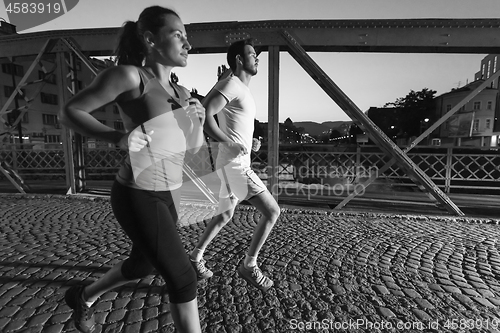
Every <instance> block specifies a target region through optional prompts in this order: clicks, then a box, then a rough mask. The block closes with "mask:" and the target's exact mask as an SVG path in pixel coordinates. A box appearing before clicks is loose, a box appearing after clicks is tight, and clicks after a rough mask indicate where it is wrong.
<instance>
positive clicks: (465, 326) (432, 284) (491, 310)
mask: <svg viewBox="0 0 500 333" xmlns="http://www.w3.org/2000/svg"><path fill="white" fill-rule="evenodd" d="M213 212H214V208H213V207H211V206H203V205H199V204H198V205H196V204H184V205H182V208H181V211H180V218H181V220H180V223H179V232H180V234H181V236H182V239H183V241H184V243H185V246H186V250H187V251H190V250H191V249H192V247H193V246H194V244H195V242H196V240H197V239H198V236H199V235H200V233H201V232H202V230H203V228H204V226H205V224H206V221H207V219H209V218H210V217H211V216H212V214H213ZM258 218H259V213H258V212H257V211H255V210H254V209H253V208H251V207H248V206H239V207H238V208H237V210H236V213H235V216H234V220H233V221H232V222H231V223H229V224H228V225H227V226H226V228H225V229H223V230H222V232H221V233H220V234H219V236H218V237H217V238H216V239H215V240H214V242H213V243H212V244H211V245H210V247H209V249H208V250H207V254H206V257H205V258H206V259H207V262H208V265H209V267H211V268H212V269H213V270H214V272H215V275H214V277H213V278H212V279H210V280H209V281H208V282H201V283H200V284H199V286H198V299H199V307H200V317H201V321H202V327H203V331H204V332H217V333H219V332H234V333H238V332H242V333H247V332H300V331H307V332H499V330H497V329H496V328H497V327H498V326H499V325H500V282H499V276H500V244H499V235H500V227H499V225H498V223H499V222H500V221H499V220H496V219H475V218H466V217H443V216H425V215H422V216H417V215H396V214H376V213H363V212H328V211H321V210H304V209H290V208H283V209H282V214H281V216H280V219H279V221H278V223H277V225H276V226H275V229H274V230H273V232H272V233H271V235H270V237H269V239H268V242H267V243H266V245H265V246H264V248H263V250H262V252H261V255H260V265H261V267H262V268H263V270H264V271H265V272H267V274H269V275H270V276H271V277H272V278H273V279H274V281H275V286H274V287H273V288H272V289H271V290H270V291H269V292H267V293H265V294H263V293H262V292H260V291H258V290H256V289H254V288H253V287H251V286H249V285H247V283H246V282H245V281H243V280H242V279H241V278H239V277H238V275H237V274H236V268H237V265H238V264H239V262H240V260H241V259H242V258H243V256H244V253H245V250H246V248H247V246H248V243H249V240H250V237H251V234H252V230H253V227H254V226H255V224H256V221H257V220H258ZM0 231H1V232H0V258H1V263H0V331H1V332H5V333H8V332H27V333H32V332H48V333H57V332H76V330H75V328H74V324H73V320H72V319H71V311H70V309H69V307H68V306H67V305H65V303H64V302H63V301H62V298H63V295H64V292H65V291H66V289H67V288H68V287H70V286H72V285H74V284H77V283H84V284H89V283H91V282H92V281H94V280H95V279H97V278H99V277H100V276H101V275H102V274H104V273H105V272H106V271H107V270H108V268H109V267H111V266H112V265H113V264H115V263H117V262H119V261H120V260H122V259H124V258H125V257H126V255H127V253H128V250H129V245H130V242H129V240H128V239H127V237H126V236H125V235H124V234H123V233H122V231H121V229H120V228H119V226H118V225H117V223H116V221H115V219H114V217H113V214H112V212H111V208H110V205H109V201H108V200H107V199H82V198H75V197H65V196H47V195H45V196H43V195H38V196H35V195H23V196H21V195H5V196H0ZM96 319H97V323H98V332H134V333H135V332H174V328H173V324H172V320H171V316H170V310H169V303H168V296H166V295H165V294H164V293H163V280H162V278H161V277H160V276H158V275H152V276H149V277H147V278H145V279H142V280H140V281H139V283H138V284H137V283H130V284H127V285H125V286H124V287H121V288H119V289H116V290H114V291H111V292H108V293H106V294H105V295H103V296H102V297H101V299H100V300H99V302H98V303H97V304H96Z"/></svg>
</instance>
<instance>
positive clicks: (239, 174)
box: [217, 161, 267, 201]
mask: <svg viewBox="0 0 500 333" xmlns="http://www.w3.org/2000/svg"><path fill="white" fill-rule="evenodd" d="M217 175H218V176H219V179H220V180H221V187H220V192H219V198H228V197H229V194H230V193H232V194H233V195H235V196H236V197H237V198H238V200H239V201H243V200H247V199H250V198H252V197H254V196H256V195H257V194H260V193H262V192H264V191H265V190H266V189H267V188H266V185H265V184H264V183H263V182H262V180H261V179H260V178H259V176H257V175H256V174H255V172H254V171H253V170H252V168H251V167H250V166H246V165H242V163H239V162H238V161H231V162H228V163H227V164H226V165H224V166H219V165H218V168H217ZM228 185H229V186H228Z"/></svg>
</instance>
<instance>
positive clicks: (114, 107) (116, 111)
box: [113, 105, 120, 114]
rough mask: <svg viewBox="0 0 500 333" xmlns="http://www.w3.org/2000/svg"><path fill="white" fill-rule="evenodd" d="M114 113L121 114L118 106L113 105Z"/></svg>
mask: <svg viewBox="0 0 500 333" xmlns="http://www.w3.org/2000/svg"><path fill="white" fill-rule="evenodd" d="M113 113H114V114H120V110H119V109H118V105H113Z"/></svg>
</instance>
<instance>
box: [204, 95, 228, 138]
mask: <svg viewBox="0 0 500 333" xmlns="http://www.w3.org/2000/svg"><path fill="white" fill-rule="evenodd" d="M227 102H228V101H227V99H226V98H225V97H224V96H223V95H222V94H221V93H220V92H218V91H217V90H215V89H213V90H211V91H210V92H209V93H208V95H207V96H206V97H205V98H204V99H203V102H202V104H203V106H204V107H205V111H206V118H205V124H204V126H203V129H204V130H205V133H207V134H208V136H210V137H211V138H212V139H214V140H215V141H217V142H230V141H231V140H229V138H228V137H227V135H226V134H224V133H223V132H222V131H221V129H220V128H219V126H218V125H217V122H216V121H215V117H214V116H215V115H216V114H217V113H219V112H220V111H221V110H222V108H224V106H226V104H227Z"/></svg>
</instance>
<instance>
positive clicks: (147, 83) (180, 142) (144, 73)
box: [117, 67, 191, 191]
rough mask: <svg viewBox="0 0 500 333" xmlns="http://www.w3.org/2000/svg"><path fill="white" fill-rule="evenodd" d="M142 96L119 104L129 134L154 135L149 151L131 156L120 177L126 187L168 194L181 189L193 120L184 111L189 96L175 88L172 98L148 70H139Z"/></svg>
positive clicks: (143, 150) (183, 89)
mask: <svg viewBox="0 0 500 333" xmlns="http://www.w3.org/2000/svg"><path fill="white" fill-rule="evenodd" d="M137 69H138V71H139V75H140V77H141V85H142V89H143V92H142V94H141V96H140V97H138V98H136V99H134V100H132V101H127V102H124V103H119V106H120V108H121V115H122V119H123V122H124V125H125V129H126V130H127V132H129V131H132V130H139V131H143V132H149V131H150V130H154V133H153V135H152V138H151V142H149V144H148V146H147V147H144V148H143V149H141V151H139V152H130V151H129V155H128V157H127V158H126V160H125V163H124V164H123V165H122V167H121V168H120V170H119V171H118V174H117V180H118V181H119V182H120V183H122V184H123V185H125V186H129V187H133V188H138V189H143V190H149V191H167V190H174V189H177V188H179V187H180V186H181V185H182V167H183V163H184V155H185V152H186V137H187V136H188V135H190V133H187V131H188V130H189V128H190V127H191V120H190V118H189V117H188V116H187V114H186V111H185V108H186V107H187V106H188V102H187V99H188V98H189V97H190V94H189V92H188V91H187V90H186V89H185V88H183V87H180V86H177V85H172V88H173V89H174V91H175V92H176V96H171V95H170V94H169V93H168V92H167V91H166V90H165V88H164V87H163V86H162V85H161V83H160V82H159V81H158V79H157V78H156V77H155V76H154V74H153V73H152V72H150V71H149V70H147V69H145V68H142V67H138V68H137Z"/></svg>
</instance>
